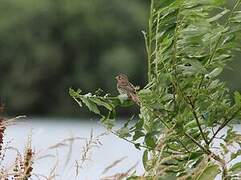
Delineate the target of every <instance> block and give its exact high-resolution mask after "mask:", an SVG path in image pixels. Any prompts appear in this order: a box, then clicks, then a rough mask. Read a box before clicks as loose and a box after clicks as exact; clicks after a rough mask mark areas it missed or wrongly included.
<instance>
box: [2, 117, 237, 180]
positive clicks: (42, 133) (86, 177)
mask: <svg viewBox="0 0 241 180" xmlns="http://www.w3.org/2000/svg"><path fill="white" fill-rule="evenodd" d="M117 126H119V127H120V126H121V123H119V124H118V125H117ZM235 130H237V131H239V132H241V125H235ZM91 132H93V136H94V137H95V136H98V135H100V134H102V133H104V132H106V129H105V128H104V127H103V126H102V125H101V124H100V123H99V122H98V121H83V120H72V119H65V120H57V119H49V120H48V119H41V118H35V119H34V120H33V119H28V118H26V119H25V120H24V121H23V120H21V121H20V122H18V123H17V125H12V126H8V127H7V129H6V131H5V137H4V142H8V141H9V142H10V143H9V146H13V147H16V148H17V149H18V150H19V151H20V152H21V153H22V152H23V151H24V148H25V146H26V144H27V142H28V139H29V138H28V137H29V136H30V135H31V144H32V148H33V149H34V151H35V154H36V155H35V157H36V160H35V163H34V165H33V168H34V173H35V174H34V175H33V176H32V179H34V180H35V179H36V180H37V179H39V178H38V177H40V179H45V178H44V177H41V176H42V175H44V176H47V177H48V175H49V174H50V172H51V171H52V169H53V168H54V167H55V168H56V170H55V172H56V178H55V179H57V180H75V179H77V180H79V179H80V180H99V179H101V178H102V177H106V176H110V175H113V174H116V173H122V172H126V171H127V170H128V169H129V168H131V167H133V166H134V165H136V167H135V169H136V172H137V173H136V174H139V175H141V174H142V173H143V172H144V170H143V166H142V162H141V159H142V152H141V151H139V150H137V149H136V148H135V147H134V146H133V145H132V144H130V143H128V142H126V141H124V140H122V139H120V138H118V137H116V136H114V135H113V134H108V135H103V136H101V137H100V138H99V139H100V142H101V144H102V145H99V147H92V148H91V151H90V153H88V154H87V156H88V157H90V160H88V161H86V163H84V164H83V168H81V169H79V171H78V176H77V177H76V176H75V174H76V161H80V159H81V157H82V154H83V147H85V146H86V140H85V139H77V140H75V141H74V142H73V144H72V146H71V145H67V146H66V144H63V143H67V144H69V141H65V142H63V140H64V139H67V138H71V137H79V138H87V140H88V139H90V134H91ZM87 142H88V141H87ZM57 143H59V144H58V146H55V147H58V148H53V146H54V145H56V144H57ZM215 143H216V144H218V142H215ZM51 147H52V148H51ZM234 149H235V147H234ZM70 152H71V153H70ZM53 155H55V157H54V156H53ZM43 156H45V158H41V157H43ZM6 157H7V158H6V161H5V164H8V165H9V163H10V162H14V160H15V158H16V152H15V151H12V150H9V151H7V153H6ZM56 157H57V158H56ZM67 157H70V159H69V160H68V158H67ZM121 158H123V159H124V160H122V161H121V162H120V163H119V164H117V165H116V166H114V167H113V168H111V169H110V170H109V171H108V172H107V173H105V174H102V173H103V171H104V169H105V168H107V167H108V166H110V165H111V164H112V163H113V162H115V161H116V160H119V159H121ZM236 161H241V158H239V159H237V160H236ZM233 163H234V162H232V164H233ZM65 164H67V165H66V166H65ZM216 179H217V180H218V179H221V178H220V177H217V178H216Z"/></svg>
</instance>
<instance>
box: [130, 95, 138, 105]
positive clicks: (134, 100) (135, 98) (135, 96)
mask: <svg viewBox="0 0 241 180" xmlns="http://www.w3.org/2000/svg"><path fill="white" fill-rule="evenodd" d="M130 97H131V100H132V101H133V102H135V103H136V104H137V105H138V106H140V104H141V101H140V99H139V97H138V96H137V95H136V94H133V93H131V94H130Z"/></svg>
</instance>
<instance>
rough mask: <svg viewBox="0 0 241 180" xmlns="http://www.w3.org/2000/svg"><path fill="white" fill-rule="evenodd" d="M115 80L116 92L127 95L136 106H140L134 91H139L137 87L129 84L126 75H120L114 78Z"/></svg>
mask: <svg viewBox="0 0 241 180" xmlns="http://www.w3.org/2000/svg"><path fill="white" fill-rule="evenodd" d="M115 79H116V80H117V90H118V91H119V93H120V94H127V96H128V97H129V98H131V100H132V101H133V102H135V103H136V104H138V105H140V99H139V97H138V96H137V94H136V91H137V90H138V89H139V87H135V86H134V85H133V84H131V83H130V82H129V80H128V77H127V75H125V74H120V75H118V76H116V77H115Z"/></svg>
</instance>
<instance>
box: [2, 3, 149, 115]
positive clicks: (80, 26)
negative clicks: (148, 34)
mask: <svg viewBox="0 0 241 180" xmlns="http://www.w3.org/2000/svg"><path fill="white" fill-rule="evenodd" d="M148 4H149V3H148V2H147V1H145V0H141V1H140V0H132V1H128V0H122V1H119V0H111V1H109V0H101V1H100V0H89V1H84V0H72V1H69V0H42V1H32V0H2V1H1V2H0V68H1V71H0V73H1V77H2V81H1V87H0V95H1V97H2V98H3V99H4V102H5V103H6V106H7V109H8V112H9V113H15V114H16V113H21V114H22V113H25V114H35V115H46V114H52V115H59V116H61V115H66V116H67V115H68V116H69V115H73V113H77V112H78V111H79V110H78V108H77V107H76V111H75V112H73V109H75V108H74V106H75V105H73V102H72V100H71V98H70V97H69V96H68V91H67V90H68V88H69V87H70V86H74V87H75V86H76V87H81V88H82V89H83V90H86V91H87V90H89V89H97V87H101V88H103V89H105V90H106V89H108V90H110V91H111V92H112V91H113V94H114V93H117V92H116V90H115V87H116V85H115V80H114V76H115V75H116V74H118V73H119V72H125V73H127V74H129V76H130V77H131V79H132V81H134V82H138V83H139V84H143V82H144V80H145V78H146V77H143V76H140V74H143V72H144V71H145V69H144V67H145V66H144V63H145V59H146V57H145V49H144V41H143V37H142V34H141V30H142V29H144V28H145V27H146V24H147V22H146V21H147V17H148V14H147V13H148ZM138 83H137V84H138ZM78 113H79V112H78ZM80 113H81V114H82V113H84V112H80Z"/></svg>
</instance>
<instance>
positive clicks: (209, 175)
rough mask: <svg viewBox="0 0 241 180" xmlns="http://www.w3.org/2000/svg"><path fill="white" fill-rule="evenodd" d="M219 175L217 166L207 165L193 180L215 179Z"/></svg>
mask: <svg viewBox="0 0 241 180" xmlns="http://www.w3.org/2000/svg"><path fill="white" fill-rule="evenodd" d="M219 173H220V169H219V166H218V165H214V164H211V165H208V166H207V167H206V168H205V169H204V171H203V172H202V173H201V174H199V176H198V177H197V178H196V179H195V180H207V179H210V180H211V179H215V177H216V176H217V175H218V174H219Z"/></svg>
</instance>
